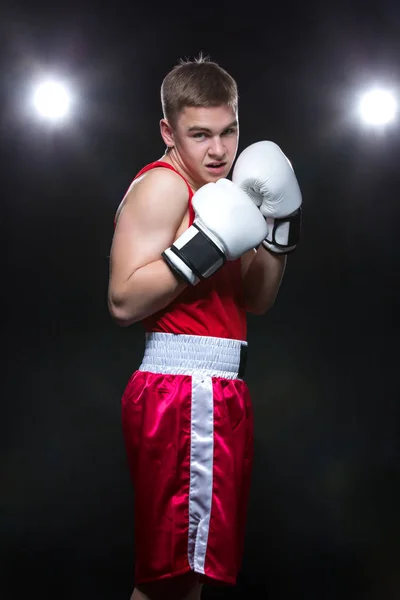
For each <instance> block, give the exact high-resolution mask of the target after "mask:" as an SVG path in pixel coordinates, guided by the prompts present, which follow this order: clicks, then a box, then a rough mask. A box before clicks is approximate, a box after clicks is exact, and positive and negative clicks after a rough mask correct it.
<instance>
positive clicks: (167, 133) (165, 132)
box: [160, 119, 174, 148]
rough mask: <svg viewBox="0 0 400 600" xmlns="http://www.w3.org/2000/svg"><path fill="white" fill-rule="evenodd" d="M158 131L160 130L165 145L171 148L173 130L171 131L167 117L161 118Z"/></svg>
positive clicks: (172, 144) (172, 145)
mask: <svg viewBox="0 0 400 600" xmlns="http://www.w3.org/2000/svg"><path fill="white" fill-rule="evenodd" d="M160 132H161V137H162V139H163V140H164V143H165V145H166V146H167V147H168V148H173V147H174V132H173V131H172V127H171V125H170V124H169V123H168V121H167V119H161V121H160Z"/></svg>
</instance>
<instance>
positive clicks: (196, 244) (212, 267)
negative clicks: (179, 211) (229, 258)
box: [162, 223, 226, 285]
mask: <svg viewBox="0 0 400 600" xmlns="http://www.w3.org/2000/svg"><path fill="white" fill-rule="evenodd" d="M162 257H163V259H164V260H165V261H166V263H167V264H168V265H169V266H170V268H172V269H173V270H174V271H175V272H177V273H178V275H180V276H181V277H183V279H184V280H185V281H186V282H187V283H189V284H191V285H196V284H197V283H198V282H199V280H200V279H206V278H208V277H211V275H213V274H214V273H215V272H216V271H217V270H218V269H219V268H220V267H222V265H223V264H224V263H225V261H226V257H225V255H224V253H223V252H222V250H221V249H220V248H219V247H218V246H217V245H216V244H215V243H214V242H213V241H212V240H211V239H210V237H209V236H207V235H206V233H205V232H204V231H202V230H201V229H200V228H199V227H198V225H197V224H196V223H194V224H193V225H192V226H191V227H189V228H188V229H187V230H186V231H185V232H184V233H183V234H182V235H181V236H179V238H178V239H177V240H175V242H174V243H173V244H172V246H171V247H170V248H167V250H165V251H164V252H163V253H162Z"/></svg>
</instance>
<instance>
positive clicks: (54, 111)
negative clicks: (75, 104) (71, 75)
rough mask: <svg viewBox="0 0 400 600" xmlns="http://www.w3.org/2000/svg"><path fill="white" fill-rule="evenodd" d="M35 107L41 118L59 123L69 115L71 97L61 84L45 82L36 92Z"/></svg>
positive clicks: (34, 95) (34, 97)
mask: <svg viewBox="0 0 400 600" xmlns="http://www.w3.org/2000/svg"><path fill="white" fill-rule="evenodd" d="M33 105H34V107H35V109H36V110H37V112H38V114H39V115H40V116H41V117H43V118H45V119H48V120H50V121H59V120H61V119H63V118H64V117H66V116H67V115H68V113H69V111H70V106H71V97H70V94H69V92H68V90H67V88H66V87H65V85H63V84H62V83H61V82H57V81H45V82H43V83H41V84H39V85H38V86H37V88H36V90H35V91H34V94H33Z"/></svg>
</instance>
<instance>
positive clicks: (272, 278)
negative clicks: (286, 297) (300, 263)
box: [242, 244, 287, 315]
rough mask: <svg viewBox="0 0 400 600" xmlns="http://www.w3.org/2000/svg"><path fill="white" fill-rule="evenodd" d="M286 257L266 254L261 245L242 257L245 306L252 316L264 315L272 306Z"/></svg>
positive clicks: (281, 277)
mask: <svg viewBox="0 0 400 600" xmlns="http://www.w3.org/2000/svg"><path fill="white" fill-rule="evenodd" d="M286 260H287V257H286V255H275V254H272V253H271V252H268V250H266V249H265V248H264V246H263V245H262V244H261V245H260V246H259V247H258V249H257V250H250V252H247V253H246V254H245V255H244V256H243V257H242V280H243V292H244V298H245V304H246V308H247V310H248V312H250V313H252V314H254V315H263V314H265V313H266V312H267V311H268V310H269V309H270V308H272V306H273V305H274V302H275V299H276V297H277V295H278V291H279V288H280V285H281V282H282V279H283V275H284V272H285V268H286Z"/></svg>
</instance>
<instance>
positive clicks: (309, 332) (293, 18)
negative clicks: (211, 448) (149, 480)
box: [0, 0, 400, 600]
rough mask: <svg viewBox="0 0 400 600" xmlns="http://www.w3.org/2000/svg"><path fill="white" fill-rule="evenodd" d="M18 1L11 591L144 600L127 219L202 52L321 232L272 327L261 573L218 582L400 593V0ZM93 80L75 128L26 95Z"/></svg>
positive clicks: (261, 485)
mask: <svg viewBox="0 0 400 600" xmlns="http://www.w3.org/2000/svg"><path fill="white" fill-rule="evenodd" d="M349 4H351V6H350V7H349V6H347V7H346V5H345V3H344V2H336V3H329V2H327V3H322V2H321V3H317V2H315V3H313V2H299V3H296V4H294V5H290V4H287V3H277V6H276V5H275V4H273V3H265V2H263V3H260V4H259V6H257V4H256V3H251V2H245V3H244V4H238V5H237V6H236V5H235V6H234V5H231V4H228V3H226V4H221V3H210V2H199V3H197V4H194V3H189V2H188V3H186V4H184V3H182V2H178V3H176V2H175V3H171V4H169V5H168V4H167V3H165V4H164V6H158V5H156V4H154V3H150V2H149V3H143V4H135V3H134V2H131V3H129V4H126V5H125V4H123V3H120V2H112V3H105V4H104V6H103V7H102V8H101V5H100V4H97V5H96V4H93V3H90V2H88V1H87V0H82V1H81V2H79V3H78V2H72V3H71V2H70V3H69V4H68V5H66V4H57V3H54V4H48V5H46V4H44V3H43V2H32V4H28V2H26V3H25V4H24V3H22V2H13V3H11V2H9V3H7V2H6V3H3V5H2V6H3V8H2V10H1V18H0V22H1V24H0V40H1V41H0V48H1V58H0V60H1V64H0V67H1V68H0V71H1V90H0V94H1V97H0V106H1V115H0V118H1V121H0V139H1V167H0V169H1V178H2V186H1V192H2V193H1V216H0V224H1V225H0V233H1V241H2V242H4V250H3V252H2V258H4V260H3V261H2V262H3V265H2V282H1V289H2V294H1V297H2V304H3V310H2V325H3V327H2V329H3V334H2V338H1V339H2V347H3V359H2V366H3V373H4V375H3V377H2V378H1V413H0V443H1V447H0V539H1V553H0V554H1V555H0V598H1V599H2V600H17V599H18V600H19V599H22V598H24V599H25V598H28V597H30V594H35V596H36V594H37V595H38V596H39V597H41V598H42V600H45V599H50V598H51V599H54V598H57V599H60V600H61V599H62V600H64V599H65V600H89V599H94V600H127V599H128V598H129V596H130V594H131V591H132V588H133V584H134V580H133V561H134V556H133V534H134V531H133V523H132V519H133V513H132V503H133V492H132V489H131V485H130V480H129V475H128V471H127V466H126V463H125V455H124V449H123V444H122V435H121V429H120V398H121V395H122V392H123V390H124V388H125V385H126V383H127V380H128V378H129V376H130V374H131V372H132V371H133V370H134V369H135V368H136V367H137V366H138V364H139V361H140V359H141V353H142V350H143V332H142V328H141V326H140V325H133V326H132V327H130V328H127V329H119V328H118V327H117V326H116V325H115V324H113V322H112V321H111V318H110V317H109V315H108V312H107V306H106V294H107V280H108V256H109V251H110V246H111V240H112V235H113V216H114V212H115V210H116V208H117V206H118V204H119V202H120V200H121V198H122V195H123V194H124V192H125V190H126V188H127V187H128V185H129V183H130V181H131V179H132V178H133V176H134V175H135V174H136V173H137V171H138V170H139V169H140V168H141V167H142V166H143V165H145V164H146V163H148V162H150V161H152V160H155V159H157V158H158V157H160V156H161V154H162V152H163V145H162V142H161V138H160V136H159V129H158V121H159V119H160V117H161V110H160V101H159V88H160V84H161V81H162V78H163V77H164V75H165V74H166V73H167V71H169V69H170V68H172V66H174V65H175V64H176V63H177V61H178V59H179V58H184V57H190V58H193V57H194V56H196V55H197V54H198V53H199V52H200V51H203V52H205V53H207V54H209V55H210V56H211V58H212V59H214V60H216V61H217V62H219V63H220V64H221V65H222V66H223V67H225V68H226V69H227V70H228V71H229V72H230V73H231V74H232V75H233V76H234V77H235V78H236V80H237V82H238V85H239V90H240V96H241V103H240V124H241V139H240V150H241V149H243V148H244V147H245V146H246V145H248V144H250V143H252V142H254V141H259V140H261V139H272V140H274V141H275V142H277V143H278V144H279V145H280V146H281V147H282V149H283V150H284V151H285V152H286V154H287V155H288V156H289V158H290V159H291V161H292V163H293V166H294V168H295V170H296V173H297V176H298V179H299V182H300V185H301V188H302V192H303V196H304V224H303V239H302V243H301V245H300V246H299V248H298V251H297V252H296V253H295V254H294V255H292V256H290V258H289V260H288V267H287V271H286V274H285V278H284V282H283V284H282V287H281V290H280V294H279V297H278V300H277V302H276V304H275V307H274V308H273V310H272V311H271V312H270V313H269V314H268V315H266V316H264V317H254V318H250V320H249V343H250V364H249V369H248V375H247V380H248V383H249V386H250V388H251V391H252V395H253V401H254V410H255V416H256V460H255V471H254V477H253V487H252V496H251V507H250V511H249V519H248V531H247V541H246V553H245V559H244V565H243V571H242V573H241V575H240V578H239V582H238V586H237V587H236V588H234V589H230V590H225V591H219V592H216V591H213V590H206V591H205V593H204V597H205V598H213V597H218V598H220V597H224V598H251V597H261V595H262V597H267V598H269V599H271V600H283V599H285V600H286V599H293V600H297V599H302V598H307V600H314V599H315V600H316V599H318V600H320V599H322V598H323V599H324V600H327V599H335V600H336V599H338V598H344V597H350V598H352V599H353V600H354V599H366V600H369V599H371V600H389V599H390V600H392V599H396V600H397V599H398V598H399V597H400V542H399V539H400V535H399V534H400V518H399V504H400V485H399V483H400V477H399V475H400V473H399V437H398V434H399V431H398V429H399V419H398V416H399V408H398V397H399V390H398V364H397V363H398V333H399V318H398V311H397V306H398V303H399V291H398V275H399V249H398V243H399V242H398V227H399V226H398V219H399V188H400V175H399V167H400V161H399V150H400V142H399V128H398V126H394V127H392V128H388V129H387V130H386V131H384V132H383V133H382V132H381V133H379V132H374V131H373V130H370V129H367V128H364V127H363V126H362V125H361V124H360V123H359V122H358V120H357V117H356V116H355V114H354V101H355V98H356V95H357V93H359V92H360V91H362V90H363V89H364V88H365V87H366V86H367V87H368V85H370V84H373V83H375V81H378V82H382V83H383V84H387V85H389V86H393V87H394V89H396V90H398V89H399V79H400V67H399V56H400V8H399V5H398V2H396V1H394V0H393V1H389V0H384V1H383V2H379V3H377V2H367V1H365V0H364V1H363V2H353V3H349ZM54 69H56V72H58V73H59V74H60V75H61V76H64V77H66V78H67V80H70V81H71V83H72V85H73V86H74V88H75V90H76V92H77V94H78V105H77V108H76V110H75V113H74V114H73V116H72V118H71V120H70V122H69V123H67V124H66V125H65V126H64V127H59V128H54V127H49V126H48V125H47V124H46V123H43V122H40V121H38V120H37V119H35V118H34V117H33V116H32V115H30V114H29V113H28V111H27V110H26V106H25V103H26V99H27V97H28V95H29V91H30V86H31V83H32V80H33V78H34V77H35V76H37V75H38V74H40V73H41V72H42V71H43V72H44V73H46V72H47V71H48V70H51V71H54Z"/></svg>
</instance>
